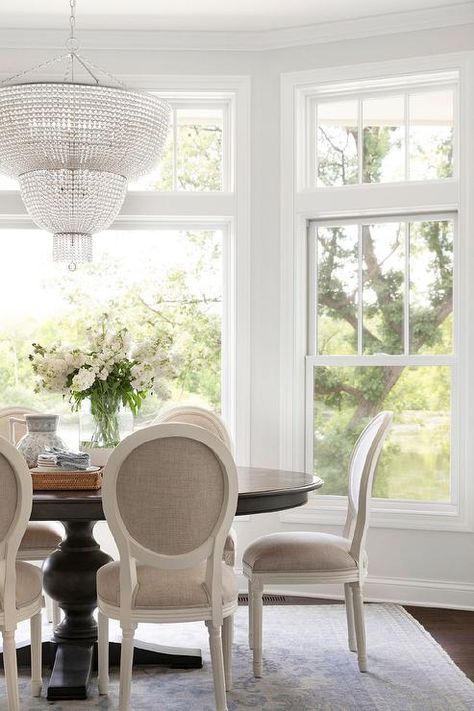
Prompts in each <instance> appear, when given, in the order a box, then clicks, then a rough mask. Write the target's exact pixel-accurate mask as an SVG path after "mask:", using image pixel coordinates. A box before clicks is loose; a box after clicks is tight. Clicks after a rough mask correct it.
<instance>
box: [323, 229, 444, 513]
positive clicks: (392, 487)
mask: <svg viewBox="0 0 474 711" xmlns="http://www.w3.org/2000/svg"><path fill="white" fill-rule="evenodd" d="M313 235H314V236H313V239H314V241H315V243H314V251H315V257H316V270H315V271H316V274H317V279H316V304H315V308H314V310H313V314H314V318H315V320H316V330H315V335H316V342H317V343H316V350H315V353H316V356H315V358H314V385H313V387H314V403H315V405H314V437H315V442H314V465H315V469H316V471H317V473H318V475H319V476H322V477H323V479H324V480H325V482H326V485H325V490H326V493H328V494H338V495H344V494H345V493H346V491H347V465H348V461H349V455H350V451H351V449H352V447H353V445H354V443H355V440H356V439H357V437H358V435H359V433H360V431H361V430H362V428H363V426H364V425H365V424H366V423H367V422H368V421H369V419H370V418H371V417H373V416H374V415H375V414H376V413H377V412H379V411H380V410H383V409H390V410H393V411H394V413H395V417H394V424H393V428H392V432H391V435H390V437H389V440H388V443H387V446H386V447H385V448H384V452H383V455H382V458H381V462H380V466H379V472H378V475H377V479H376V483H375V489H374V494H375V495H376V496H380V497H383V498H392V499H410V500H422V501H447V500H449V498H450V429H451V424H450V420H451V416H450V415H451V377H452V373H451V367H450V365H449V363H448V364H447V363H446V357H448V359H449V356H450V355H451V354H452V347H453V338H452V330H453V328H452V323H453V322H452V308H453V221H452V220H450V219H443V220H438V219H432V218H430V219H425V220H418V219H414V218H412V219H410V220H409V219H406V220H401V219H399V220H397V221H379V222H377V221H373V222H371V223H368V224H364V223H358V224H339V225H335V226H334V225H329V224H327V225H319V226H316V227H315V229H314V233H313ZM340 356H346V357H347V356H348V357H349V358H348V359H347V358H346V360H345V362H344V365H340V364H338V357H340ZM391 356H395V357H397V360H396V361H392V362H390V357H391ZM419 356H425V361H423V363H422V364H419V363H417V360H416V359H417V357H419ZM323 359H324V364H321V360H323Z"/></svg>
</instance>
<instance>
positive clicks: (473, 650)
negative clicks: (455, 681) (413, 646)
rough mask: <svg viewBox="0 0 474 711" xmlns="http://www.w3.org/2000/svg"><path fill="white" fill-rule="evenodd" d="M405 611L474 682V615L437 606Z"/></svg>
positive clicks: (408, 608)
mask: <svg viewBox="0 0 474 711" xmlns="http://www.w3.org/2000/svg"><path fill="white" fill-rule="evenodd" d="M405 609H406V610H407V612H409V613H410V615H412V616H413V617H414V618H415V619H416V620H418V622H419V623H420V624H421V625H423V627H424V628H425V630H427V631H428V632H429V633H430V635H431V636H432V637H433V638H434V639H435V640H436V641H437V642H438V644H440V645H441V646H442V647H443V649H444V650H445V651H446V652H447V653H448V654H449V656H450V657H451V659H452V660H453V662H454V663H455V664H457V665H458V667H459V668H460V669H462V671H463V672H464V673H465V674H466V676H468V677H469V679H471V680H472V681H474V612H469V611H468V610H446V609H439V608H435V607H410V606H405Z"/></svg>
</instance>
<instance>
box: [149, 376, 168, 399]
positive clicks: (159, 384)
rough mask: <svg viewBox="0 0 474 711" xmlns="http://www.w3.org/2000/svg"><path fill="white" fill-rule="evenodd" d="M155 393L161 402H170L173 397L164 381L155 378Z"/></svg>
mask: <svg viewBox="0 0 474 711" xmlns="http://www.w3.org/2000/svg"><path fill="white" fill-rule="evenodd" d="M153 392H154V393H155V395H157V396H158V397H159V398H160V399H161V400H168V399H169V398H170V397H171V391H170V389H169V388H168V386H167V385H166V383H165V381H164V380H159V379H156V378H155V381H154V383H153Z"/></svg>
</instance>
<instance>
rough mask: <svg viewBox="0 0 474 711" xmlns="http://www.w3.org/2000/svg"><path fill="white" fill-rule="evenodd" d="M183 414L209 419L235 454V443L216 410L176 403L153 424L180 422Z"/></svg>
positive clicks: (161, 413)
mask: <svg viewBox="0 0 474 711" xmlns="http://www.w3.org/2000/svg"><path fill="white" fill-rule="evenodd" d="M181 415H184V416H185V417H186V416H188V417H193V416H196V417H200V418H202V419H203V420H207V421H208V422H209V425H210V427H212V426H214V427H215V428H216V429H217V430H218V432H219V439H221V440H222V441H223V442H224V444H225V446H226V447H227V449H228V450H229V451H230V452H231V453H232V454H234V444H233V442H232V438H231V436H230V434H229V430H228V429H227V427H226V426H225V423H224V421H223V419H222V418H221V417H220V416H219V415H218V414H217V413H216V412H213V411H212V410H209V409H207V408H205V407H200V406H199V405H176V406H175V407H171V408H169V410H164V411H163V412H160V414H159V415H158V416H157V417H156V418H155V420H154V422H153V424H156V425H163V424H171V423H173V422H179V421H180V420H179V417H180V416H181ZM206 429H208V428H206Z"/></svg>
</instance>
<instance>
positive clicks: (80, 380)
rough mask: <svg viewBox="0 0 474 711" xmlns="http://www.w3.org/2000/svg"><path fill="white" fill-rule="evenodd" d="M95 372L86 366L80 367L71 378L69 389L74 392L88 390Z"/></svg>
mask: <svg viewBox="0 0 474 711" xmlns="http://www.w3.org/2000/svg"><path fill="white" fill-rule="evenodd" d="M95 377H96V373H95V372H94V371H93V370H89V369H87V368H80V369H79V370H78V372H77V373H76V375H75V376H74V377H73V379H72V383H71V390H72V391H73V392H74V391H75V392H83V391H84V390H88V389H89V388H90V387H91V385H92V383H93V382H94V380H95Z"/></svg>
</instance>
